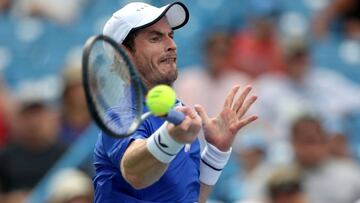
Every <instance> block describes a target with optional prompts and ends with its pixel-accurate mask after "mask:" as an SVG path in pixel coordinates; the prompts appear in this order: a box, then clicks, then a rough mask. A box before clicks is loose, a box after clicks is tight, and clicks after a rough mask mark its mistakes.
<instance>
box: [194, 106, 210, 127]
mask: <svg viewBox="0 0 360 203" xmlns="http://www.w3.org/2000/svg"><path fill="white" fill-rule="evenodd" d="M194 107H195V111H196V112H197V113H198V114H199V116H200V118H201V120H202V122H203V123H208V122H209V117H208V115H207V113H206V111H205V109H204V107H202V106H201V105H199V104H195V105H194Z"/></svg>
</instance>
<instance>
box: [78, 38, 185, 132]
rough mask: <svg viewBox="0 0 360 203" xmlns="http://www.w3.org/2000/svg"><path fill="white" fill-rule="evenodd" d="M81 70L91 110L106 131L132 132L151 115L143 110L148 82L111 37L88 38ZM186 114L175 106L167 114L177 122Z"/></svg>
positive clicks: (170, 119) (171, 120)
mask: <svg viewBox="0 0 360 203" xmlns="http://www.w3.org/2000/svg"><path fill="white" fill-rule="evenodd" d="M82 74H83V86H84V91H85V96H86V100H87V104H88V108H89V111H90V114H91V116H92V117H93V119H94V121H95V122H96V124H97V125H98V126H99V127H100V128H101V129H102V130H103V131H104V132H105V133H106V134H108V135H110V136H113V137H116V138H123V137H127V136H130V135H131V134H133V133H134V132H135V131H136V129H137V128H138V127H139V125H140V124H141V122H142V121H144V120H145V119H146V118H148V117H149V116H150V115H152V113H151V112H143V111H144V104H145V101H144V99H145V95H146V93H147V89H146V87H145V85H144V84H143V83H142V81H141V79H140V77H139V75H138V73H137V71H136V69H135V67H134V65H133V63H132V62H131V60H130V58H129V56H128V55H127V54H126V52H125V50H124V49H123V48H122V47H120V46H119V45H118V43H117V42H115V41H114V40H112V39H111V38H109V37H107V36H104V35H97V36H93V37H90V38H89V39H88V40H87V41H86V43H85V46H84V51H83V58H82ZM184 117H185V116H184V114H183V113H181V112H177V111H174V110H170V111H169V112H168V113H167V114H166V115H165V116H164V118H165V119H166V120H168V121H169V122H171V123H173V124H175V125H178V124H180V123H181V122H182V121H183V120H184Z"/></svg>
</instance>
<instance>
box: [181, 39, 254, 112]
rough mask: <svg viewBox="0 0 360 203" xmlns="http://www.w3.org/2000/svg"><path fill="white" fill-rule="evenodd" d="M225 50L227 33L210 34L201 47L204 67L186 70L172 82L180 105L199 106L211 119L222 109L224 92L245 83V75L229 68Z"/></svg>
mask: <svg viewBox="0 0 360 203" xmlns="http://www.w3.org/2000/svg"><path fill="white" fill-rule="evenodd" d="M229 48H230V35H229V34H228V33H226V32H214V33H212V34H211V36H210V37H209V38H208V39H207V41H206V45H205V50H204V55H205V57H204V58H205V64H204V67H188V68H186V69H185V70H184V71H182V72H180V74H179V78H178V79H177V81H176V82H175V89H176V92H177V95H178V97H179V98H180V100H181V101H182V102H184V103H185V104H186V105H188V106H192V105H194V104H202V105H203V106H204V108H205V109H206V110H207V111H208V114H209V116H214V115H216V113H218V111H219V110H220V108H221V107H222V106H223V101H222V99H223V98H225V97H226V96H227V95H226V94H227V90H229V89H231V87H232V86H234V85H236V84H240V85H242V86H244V85H245V84H246V83H247V81H248V78H247V77H246V76H244V75H243V74H240V73H237V72H234V71H232V70H231V68H230V67H229V66H230V64H229V57H228V55H229V51H230V50H229ZM214 95H216V97H214ZM216 98H218V99H216Z"/></svg>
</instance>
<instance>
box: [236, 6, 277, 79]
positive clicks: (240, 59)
mask: <svg viewBox="0 0 360 203" xmlns="http://www.w3.org/2000/svg"><path fill="white" fill-rule="evenodd" d="M251 2H259V1H251ZM263 2H264V1H263ZM270 2H272V1H269V6H267V7H266V9H263V7H261V6H258V5H254V6H253V7H255V8H256V9H253V10H254V12H253V13H251V14H252V16H251V18H250V20H249V22H248V23H249V24H248V26H247V27H245V28H244V29H243V30H241V31H240V32H239V33H237V34H235V36H234V38H233V41H232V49H231V52H230V54H231V62H232V67H233V68H235V69H236V70H240V71H241V72H243V73H245V74H247V75H248V76H250V77H251V78H256V77H258V76H260V75H261V74H264V73H267V72H271V73H277V72H283V71H284V61H283V57H282V56H283V55H282V50H281V44H280V40H279V39H278V34H277V31H276V21H277V16H278V11H277V9H276V8H277V5H275V3H270ZM257 7H261V8H262V9H261V8H257Z"/></svg>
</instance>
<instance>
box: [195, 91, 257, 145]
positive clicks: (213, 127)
mask: <svg viewBox="0 0 360 203" xmlns="http://www.w3.org/2000/svg"><path fill="white" fill-rule="evenodd" d="M239 88H240V86H238V85H237V86H234V87H233V88H232V89H231V91H230V93H229V95H228V96H227V98H226V100H225V103H224V107H223V109H222V111H221V112H220V114H218V115H217V116H216V117H214V118H209V117H208V115H207V113H206V112H205V110H204V108H203V107H202V106H200V105H195V110H196V111H197V112H198V114H199V115H200V117H201V119H202V123H203V129H204V136H205V139H206V141H207V142H209V143H210V144H212V145H214V146H215V147H217V148H218V149H219V150H220V151H224V152H225V151H228V150H229V149H230V147H231V145H232V143H233V141H234V138H235V135H236V134H237V132H238V131H239V130H240V129H241V128H242V127H244V126H246V125H247V124H249V123H251V122H253V121H254V120H256V119H257V118H258V117H257V116H256V115H252V116H249V117H246V118H243V117H244V115H245V113H246V112H247V111H248V109H249V107H250V106H251V105H252V104H253V103H254V102H255V100H256V99H257V97H256V96H252V97H250V98H248V99H246V97H247V96H248V94H249V92H250V91H251V89H252V87H251V86H247V87H246V88H245V89H244V90H243V91H242V93H241V94H240V96H239V98H238V99H237V100H234V97H235V95H236V93H237V92H238V90H239Z"/></svg>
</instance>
